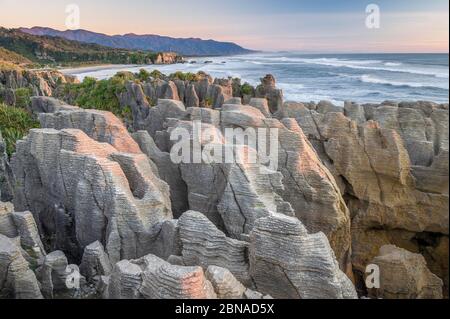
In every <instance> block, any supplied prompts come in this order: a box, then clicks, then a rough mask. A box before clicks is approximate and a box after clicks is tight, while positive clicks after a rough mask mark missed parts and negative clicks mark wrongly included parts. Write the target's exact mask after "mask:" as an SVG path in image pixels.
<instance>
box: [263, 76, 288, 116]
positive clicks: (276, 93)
mask: <svg viewBox="0 0 450 319" xmlns="http://www.w3.org/2000/svg"><path fill="white" fill-rule="evenodd" d="M256 97H257V98H265V99H267V100H268V102H269V109H270V112H271V113H275V112H277V111H278V109H279V108H280V107H281V106H282V104H283V91H282V90H280V89H277V88H276V81H275V78H274V76H273V75H271V74H268V75H266V76H265V77H264V78H262V79H261V85H259V86H258V87H257V88H256Z"/></svg>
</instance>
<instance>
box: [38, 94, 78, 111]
mask: <svg viewBox="0 0 450 319" xmlns="http://www.w3.org/2000/svg"><path fill="white" fill-rule="evenodd" d="M30 108H31V112H33V114H35V115H38V114H40V113H56V112H59V111H71V110H79V108H78V107H77V106H72V105H68V104H66V103H64V102H63V101H61V100H58V99H55V98H53V97H45V96H33V97H31V106H30Z"/></svg>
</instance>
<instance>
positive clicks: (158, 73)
mask: <svg viewBox="0 0 450 319" xmlns="http://www.w3.org/2000/svg"><path fill="white" fill-rule="evenodd" d="M150 76H151V77H152V78H154V79H162V78H163V77H164V74H162V73H161V71H159V70H153V71H152V72H150Z"/></svg>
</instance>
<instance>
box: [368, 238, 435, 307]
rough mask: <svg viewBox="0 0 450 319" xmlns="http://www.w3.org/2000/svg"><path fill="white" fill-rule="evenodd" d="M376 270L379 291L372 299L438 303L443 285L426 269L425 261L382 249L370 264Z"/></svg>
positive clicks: (398, 250) (392, 249) (386, 247)
mask: <svg viewBox="0 0 450 319" xmlns="http://www.w3.org/2000/svg"><path fill="white" fill-rule="evenodd" d="M372 264H375V265H377V266H378V267H379V269H380V289H374V290H373V291H371V293H372V295H374V296H375V297H377V298H384V299H442V286H443V282H442V280H441V279H439V277H437V276H436V275H434V274H433V273H431V271H430V270H429V269H428V268H427V264H426V261H425V258H424V257H423V256H422V255H420V254H413V253H411V252H409V251H407V250H405V249H401V248H398V247H395V246H392V245H388V246H383V247H381V249H380V254H379V255H378V256H377V257H375V258H374V259H373V260H372Z"/></svg>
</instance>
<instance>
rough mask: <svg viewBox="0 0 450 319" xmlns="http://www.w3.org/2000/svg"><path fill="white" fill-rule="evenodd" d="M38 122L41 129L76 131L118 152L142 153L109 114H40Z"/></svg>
mask: <svg viewBox="0 0 450 319" xmlns="http://www.w3.org/2000/svg"><path fill="white" fill-rule="evenodd" d="M39 120H40V122H41V127H42V128H50V129H55V130H62V129H78V130H81V131H83V132H84V133H86V135H88V136H89V137H90V138H92V139H94V140H96V141H97V142H100V143H108V144H110V145H112V146H113V147H114V148H115V149H116V150H117V151H118V152H123V153H131V154H140V153H142V152H141V150H140V148H139V146H138V145H137V143H136V142H135V141H134V140H133V138H132V137H131V136H130V135H129V134H128V132H127V130H126V128H125V127H124V125H123V124H122V122H121V121H120V120H119V119H118V118H117V117H115V116H114V115H113V114H112V113H110V112H104V111H97V110H82V109H78V110H70V111H60V112H55V113H52V112H49V113H41V114H40V116H39Z"/></svg>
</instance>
